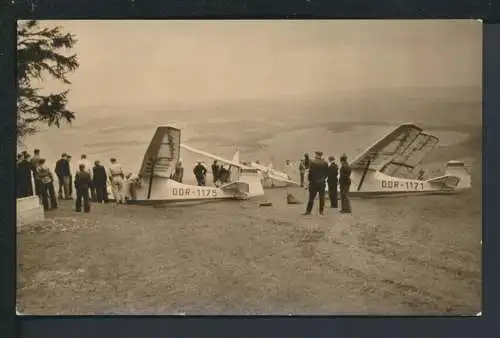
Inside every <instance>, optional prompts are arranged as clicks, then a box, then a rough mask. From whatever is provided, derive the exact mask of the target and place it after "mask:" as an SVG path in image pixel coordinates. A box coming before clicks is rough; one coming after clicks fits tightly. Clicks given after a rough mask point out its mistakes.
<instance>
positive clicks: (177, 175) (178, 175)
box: [174, 159, 184, 183]
mask: <svg viewBox="0 0 500 338" xmlns="http://www.w3.org/2000/svg"><path fill="white" fill-rule="evenodd" d="M183 178H184V166H183V165H182V159H179V161H177V163H176V165H175V171H174V180H175V181H177V182H179V183H182V179H183Z"/></svg>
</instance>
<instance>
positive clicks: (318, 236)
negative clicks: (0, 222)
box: [16, 20, 482, 316]
mask: <svg viewBox="0 0 500 338" xmlns="http://www.w3.org/2000/svg"><path fill="white" fill-rule="evenodd" d="M17 32H18V39H17V49H18V52H17V68H18V69H17V76H18V112H17V122H18V124H17V131H18V152H17V153H18V154H17V177H16V179H17V248H18V254H17V255H18V257H17V264H18V265H17V311H18V313H21V314H29V315H94V314H185V315H222V314H223V315H318V314H321V315H358V314H368V315H443V314H451V315H466V316H473V315H476V314H477V313H480V312H481V292H482V290H481V284H482V283H481V280H482V278H481V246H482V230H481V229H482V220H481V218H482V215H481V210H482V201H481V196H482V188H481V187H482V177H481V173H482V26H481V23H480V22H476V21H474V20H446V21H445V20H411V21H410V20H376V21H369V20H364V21H362V20H342V21H336V20H300V21H294V20H220V21H207V20H203V21H196V20H185V21H177V20H163V21H160V20H158V21H145V20H144V21H143V20H110V21H106V20H100V21H96V20H80V21H78V20H68V21H48V20H42V21H19V22H18V29H17Z"/></svg>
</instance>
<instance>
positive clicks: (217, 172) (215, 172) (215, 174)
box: [212, 160, 220, 186]
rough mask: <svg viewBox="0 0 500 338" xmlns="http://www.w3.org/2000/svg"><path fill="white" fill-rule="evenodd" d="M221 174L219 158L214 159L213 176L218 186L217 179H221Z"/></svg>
mask: <svg viewBox="0 0 500 338" xmlns="http://www.w3.org/2000/svg"><path fill="white" fill-rule="evenodd" d="M219 176H220V168H219V163H218V162H217V160H214V163H212V177H213V181H214V185H215V186H217V181H218V180H219Z"/></svg>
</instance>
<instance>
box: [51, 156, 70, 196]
mask: <svg viewBox="0 0 500 338" xmlns="http://www.w3.org/2000/svg"><path fill="white" fill-rule="evenodd" d="M54 172H55V173H56V176H57V180H58V182H59V191H58V197H59V199H63V198H64V199H69V197H70V195H69V186H70V185H71V182H70V180H69V174H70V169H69V163H68V160H67V158H66V154H62V155H61V158H60V159H59V160H58V161H57V162H56V167H55V169H54ZM63 193H64V195H63Z"/></svg>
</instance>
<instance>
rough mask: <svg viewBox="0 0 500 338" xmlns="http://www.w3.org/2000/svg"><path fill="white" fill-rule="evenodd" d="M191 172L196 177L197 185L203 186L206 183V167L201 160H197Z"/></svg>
mask: <svg viewBox="0 0 500 338" xmlns="http://www.w3.org/2000/svg"><path fill="white" fill-rule="evenodd" d="M193 174H194V176H195V177H196V182H198V186H200V187H204V186H205V185H206V182H205V177H206V175H207V169H206V168H205V167H204V166H203V165H202V164H201V161H198V162H197V164H196V166H195V167H194V169H193Z"/></svg>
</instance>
